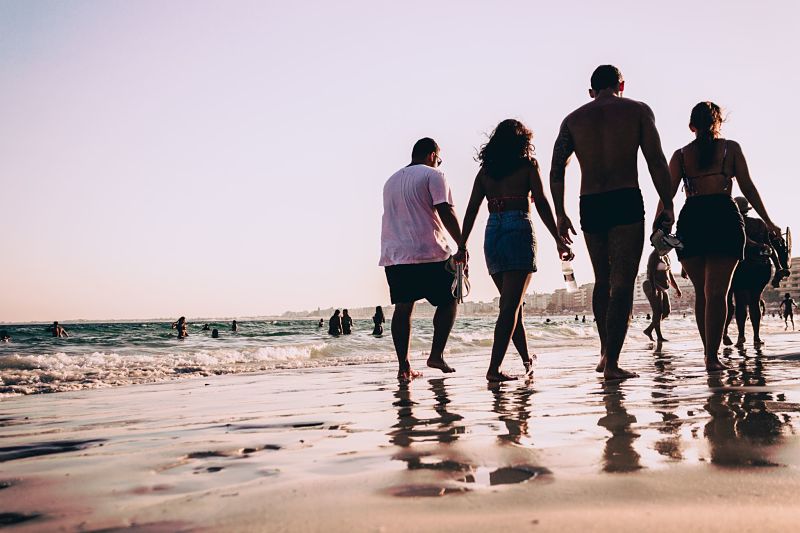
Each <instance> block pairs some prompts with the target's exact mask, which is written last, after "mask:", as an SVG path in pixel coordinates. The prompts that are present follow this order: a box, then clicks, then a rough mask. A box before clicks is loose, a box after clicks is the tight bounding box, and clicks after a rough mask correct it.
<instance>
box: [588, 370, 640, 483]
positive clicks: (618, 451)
mask: <svg viewBox="0 0 800 533" xmlns="http://www.w3.org/2000/svg"><path fill="white" fill-rule="evenodd" d="M621 385H622V384H621V383H620V382H604V383H603V385H602V388H603V389H602V390H603V403H604V404H605V407H606V415H605V416H603V417H601V418H600V420H598V421H597V425H598V426H602V427H604V428H606V429H607V430H608V431H610V432H611V436H610V437H609V438H608V440H606V446H605V449H604V450H603V470H604V471H606V472H631V471H634V470H638V469H640V468H642V466H641V465H640V464H639V459H640V456H639V454H638V453H636V450H634V449H633V442H634V441H635V440H636V439H638V438H639V434H638V433H636V432H635V431H633V429H631V425H632V424H634V423H635V422H636V417H635V416H633V415H631V414H628V411H627V410H626V409H625V404H624V400H625V394H624V392H623V389H622V386H621Z"/></svg>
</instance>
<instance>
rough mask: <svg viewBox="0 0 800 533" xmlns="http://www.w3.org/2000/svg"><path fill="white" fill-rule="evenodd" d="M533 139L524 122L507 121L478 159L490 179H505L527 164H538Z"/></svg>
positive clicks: (482, 147) (496, 129) (494, 134)
mask: <svg viewBox="0 0 800 533" xmlns="http://www.w3.org/2000/svg"><path fill="white" fill-rule="evenodd" d="M532 139H533V133H532V132H531V130H529V129H528V128H526V127H525V125H524V124H523V123H522V122H520V121H519V120H514V119H513V118H509V119H506V120H504V121H502V122H501V123H500V124H498V125H497V127H496V128H495V129H494V131H493V132H492V134H491V135H490V136H489V141H488V142H487V143H486V144H484V145H483V146H481V149H480V151H479V152H478V157H477V159H478V161H479V162H480V163H481V166H482V167H483V169H484V170H485V171H486V174H487V175H488V176H489V177H490V178H492V179H495V180H500V179H503V178H505V177H506V176H508V175H509V174H511V173H512V172H514V171H515V170H517V169H518V168H520V167H521V166H522V165H523V164H525V163H533V164H536V160H535V159H534V148H533V145H532V144H531V140H532Z"/></svg>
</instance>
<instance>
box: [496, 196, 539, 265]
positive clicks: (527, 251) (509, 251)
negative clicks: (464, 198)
mask: <svg viewBox="0 0 800 533" xmlns="http://www.w3.org/2000/svg"><path fill="white" fill-rule="evenodd" d="M483 253H484V255H485V256H486V266H487V267H488V268H489V274H490V275H494V274H497V273H498V272H506V271H509V270H524V271H526V272H536V235H535V234H534V231H533V223H532V221H531V215H530V213H529V212H528V211H500V212H498V213H489V221H488V222H487V223H486V234H485V235H484V238H483Z"/></svg>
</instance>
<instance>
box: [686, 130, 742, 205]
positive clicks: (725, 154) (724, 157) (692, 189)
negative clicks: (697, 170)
mask: <svg viewBox="0 0 800 533" xmlns="http://www.w3.org/2000/svg"><path fill="white" fill-rule="evenodd" d="M723 142H724V144H723V152H722V170H720V171H719V172H707V173H705V174H698V175H697V176H687V175H686V165H685V164H684V161H683V148H681V152H680V157H679V159H680V161H681V179H682V180H683V190H684V191H686V195H687V196H691V195H693V194H696V193H697V188H695V186H694V185H692V180H696V179H698V178H705V177H707V176H720V175H722V176H725V177H726V178H728V185H727V186H726V187H725V191H730V188H731V182H732V180H733V176H728V174H726V173H725V161H726V160H727V158H728V141H727V140H726V141H723Z"/></svg>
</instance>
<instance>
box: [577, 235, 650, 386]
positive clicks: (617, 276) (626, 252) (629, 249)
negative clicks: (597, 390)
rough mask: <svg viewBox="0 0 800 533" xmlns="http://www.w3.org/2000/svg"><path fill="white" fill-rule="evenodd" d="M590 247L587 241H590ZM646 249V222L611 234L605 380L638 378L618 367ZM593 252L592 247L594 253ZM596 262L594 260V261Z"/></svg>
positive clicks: (609, 238)
mask: <svg viewBox="0 0 800 533" xmlns="http://www.w3.org/2000/svg"><path fill="white" fill-rule="evenodd" d="M587 245H588V239H587ZM643 246H644V222H637V223H636V224H627V225H624V226H616V227H614V228H611V230H609V232H608V262H609V266H610V270H609V284H610V287H611V290H610V293H609V298H608V309H607V311H606V346H605V349H606V351H605V358H606V364H605V369H604V370H603V377H604V378H605V379H627V378H631V377H636V374H635V373H633V372H628V371H626V370H623V369H622V368H620V366H619V355H620V352H622V345H623V344H624V343H625V335H626V334H627V332H628V325H629V324H630V318H631V309H632V308H633V285H634V283H635V282H636V274H637V271H638V270H639V260H640V259H641V258H642V247H643ZM591 252H592V249H591V247H590V248H589V253H590V254H591ZM593 261H594V260H593Z"/></svg>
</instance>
